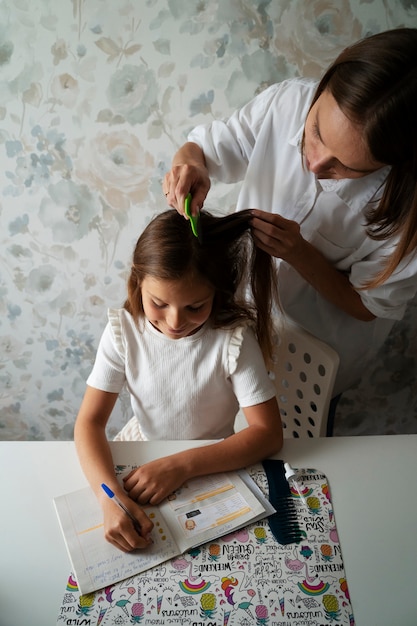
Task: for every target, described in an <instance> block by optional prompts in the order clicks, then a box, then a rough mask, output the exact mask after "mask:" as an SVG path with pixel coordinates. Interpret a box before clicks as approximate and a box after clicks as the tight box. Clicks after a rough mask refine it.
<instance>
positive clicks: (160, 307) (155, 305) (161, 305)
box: [152, 300, 166, 309]
mask: <svg viewBox="0 0 417 626" xmlns="http://www.w3.org/2000/svg"><path fill="white" fill-rule="evenodd" d="M152 306H153V307H155V309H163V308H164V307H165V306H166V304H157V303H156V302H154V301H153V300H152Z"/></svg>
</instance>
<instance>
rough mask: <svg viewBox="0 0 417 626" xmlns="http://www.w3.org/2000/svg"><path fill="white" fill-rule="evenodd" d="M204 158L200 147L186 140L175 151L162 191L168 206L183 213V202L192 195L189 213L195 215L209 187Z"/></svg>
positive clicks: (201, 205)
mask: <svg viewBox="0 0 417 626" xmlns="http://www.w3.org/2000/svg"><path fill="white" fill-rule="evenodd" d="M210 185H211V183H210V177H209V175H208V171H207V166H206V160H205V158H204V153H203V151H202V150H201V148H200V147H199V146H198V145H197V144H195V143H191V142H188V143H186V144H184V145H183V146H182V148H180V149H179V150H178V152H177V153H176V155H175V156H174V158H173V161H172V168H171V170H170V171H169V172H168V173H167V174H165V177H164V182H163V185H162V188H163V192H164V194H165V197H166V199H167V202H168V204H169V205H170V206H172V207H174V208H175V209H177V211H178V213H181V214H182V215H184V202H185V198H186V197H187V195H188V194H189V193H191V195H192V201H191V213H192V215H197V213H198V211H199V210H200V209H201V208H202V207H203V204H204V200H205V199H206V196H207V194H208V192H209V189H210Z"/></svg>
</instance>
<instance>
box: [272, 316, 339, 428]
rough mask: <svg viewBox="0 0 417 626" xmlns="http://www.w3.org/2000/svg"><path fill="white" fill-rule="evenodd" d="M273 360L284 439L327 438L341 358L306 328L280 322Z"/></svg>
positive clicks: (275, 334)
mask: <svg viewBox="0 0 417 626" xmlns="http://www.w3.org/2000/svg"><path fill="white" fill-rule="evenodd" d="M273 360H274V366H273V370H272V371H271V377H272V378H273V379H274V382H275V386H276V389H277V400H278V405H279V408H280V412H281V418H282V424H283V428H284V437H287V438H288V437H324V436H325V435H326V426H327V415H328V411H329V405H330V401H331V399H332V392H333V386H334V381H335V378H336V373H337V369H338V366H339V355H338V354H337V352H335V350H333V348H331V347H330V346H328V345H327V344H326V343H324V342H323V341H321V340H319V339H317V337H314V336H313V335H311V334H310V333H308V332H307V331H306V330H304V329H303V328H300V327H299V326H296V325H294V324H292V323H290V322H289V321H287V320H284V321H282V322H281V321H278V320H277V321H276V323H275V332H274V359H273Z"/></svg>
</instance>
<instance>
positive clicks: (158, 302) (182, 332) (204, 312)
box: [141, 274, 214, 339]
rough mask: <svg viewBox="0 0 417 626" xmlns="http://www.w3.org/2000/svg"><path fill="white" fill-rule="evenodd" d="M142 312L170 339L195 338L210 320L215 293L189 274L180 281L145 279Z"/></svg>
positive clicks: (142, 289) (146, 277)
mask: <svg viewBox="0 0 417 626" xmlns="http://www.w3.org/2000/svg"><path fill="white" fill-rule="evenodd" d="M141 292H142V305H143V311H144V313H145V316H146V317H147V319H148V320H149V321H150V322H151V324H152V325H153V326H154V327H155V328H156V329H157V330H159V331H160V332H161V333H163V334H164V335H166V336H167V337H170V338H171V339H181V338H182V337H188V335H192V334H194V333H195V332H196V331H197V330H198V329H199V328H200V327H201V326H202V325H203V324H204V323H205V322H206V321H207V320H208V318H209V317H210V314H211V310H212V307H213V299H214V289H213V287H211V286H210V285H209V284H208V283H206V282H204V281H203V280H201V279H199V278H198V277H197V276H196V275H194V274H192V275H189V276H185V277H184V278H181V279H179V280H161V279H159V278H154V277H152V276H145V278H144V280H143V282H142V288H141Z"/></svg>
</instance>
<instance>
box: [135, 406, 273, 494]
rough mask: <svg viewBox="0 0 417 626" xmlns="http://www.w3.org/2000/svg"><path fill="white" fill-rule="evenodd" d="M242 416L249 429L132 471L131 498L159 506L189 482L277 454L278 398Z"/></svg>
mask: <svg viewBox="0 0 417 626" xmlns="http://www.w3.org/2000/svg"><path fill="white" fill-rule="evenodd" d="M243 412H244V414H245V417H246V419H247V422H248V427H247V428H244V429H243V430H241V431H239V432H238V433H235V434H234V435H231V436H230V437H227V438H226V439H223V440H221V441H219V442H217V443H213V444H209V445H205V446H202V447H197V448H193V449H191V450H184V451H183V452H178V453H176V454H172V455H170V456H167V457H164V458H162V459H158V460H156V461H152V462H150V463H146V464H145V465H142V466H141V467H140V468H138V469H136V470H133V471H132V472H131V473H130V474H129V475H128V476H127V477H126V478H125V488H126V490H127V491H128V492H129V495H130V497H131V498H134V499H135V500H138V502H140V503H142V504H145V503H146V502H150V503H151V504H157V503H158V502H160V501H161V500H163V499H164V498H165V497H166V496H168V495H169V494H170V493H172V492H173V491H174V490H175V489H177V488H178V487H180V486H181V485H182V484H183V483H184V482H185V481H186V480H187V479H189V478H193V477H195V476H203V475H206V474H214V473H217V472H226V471H229V470H236V469H240V468H242V467H246V466H247V465H252V464H253V463H257V462H258V461H260V460H262V459H264V458H266V457H268V456H271V455H273V454H275V453H276V452H278V450H280V448H281V447H282V443H283V435H282V424H281V416H280V414H279V408H278V403H277V400H276V397H274V398H271V399H270V400H268V401H267V402H262V403H261V404H257V405H254V406H251V407H246V408H244V409H243Z"/></svg>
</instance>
